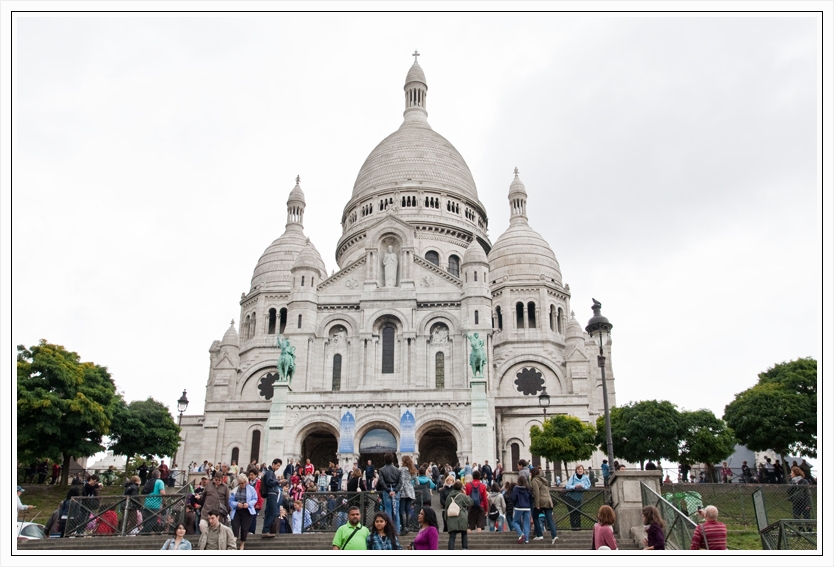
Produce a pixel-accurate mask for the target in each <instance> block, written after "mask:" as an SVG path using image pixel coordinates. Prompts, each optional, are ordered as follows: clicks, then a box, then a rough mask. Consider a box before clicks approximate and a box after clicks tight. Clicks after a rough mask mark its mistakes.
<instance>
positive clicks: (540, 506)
mask: <svg viewBox="0 0 834 567" xmlns="http://www.w3.org/2000/svg"><path fill="white" fill-rule="evenodd" d="M532 475H533V482H532V483H531V485H532V486H531V488H532V489H533V506H534V508H533V527H534V528H535V531H536V537H534V538H533V539H534V540H540V539H543V538H544V531H543V529H542V521H541V518H540V516H541V515H542V514H544V519H545V521H546V522H547V529H548V530H550V537H551V540H550V545H553V544H555V543H556V540H557V539H559V536H558V535H557V534H556V524H554V523H553V499H552V498H551V496H550V487H548V486H547V479H546V478H545V477H544V475H543V474H541V468H540V467H533V472H532Z"/></svg>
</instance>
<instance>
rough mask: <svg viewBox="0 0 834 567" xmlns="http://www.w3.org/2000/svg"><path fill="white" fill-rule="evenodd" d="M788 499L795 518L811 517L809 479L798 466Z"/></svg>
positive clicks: (793, 473) (794, 471)
mask: <svg viewBox="0 0 834 567" xmlns="http://www.w3.org/2000/svg"><path fill="white" fill-rule="evenodd" d="M788 499H789V500H790V501H791V504H792V505H793V517H794V518H796V519H803V520H810V519H811V495H810V494H809V492H808V480H807V479H806V478H805V474H804V473H803V472H802V469H800V468H799V467H798V466H796V467H791V481H790V485H789V486H788ZM710 549H712V548H710Z"/></svg>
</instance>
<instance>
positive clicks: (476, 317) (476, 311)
mask: <svg viewBox="0 0 834 567" xmlns="http://www.w3.org/2000/svg"><path fill="white" fill-rule="evenodd" d="M475 324H476V325H477V324H478V310H477V309H476V310H475Z"/></svg>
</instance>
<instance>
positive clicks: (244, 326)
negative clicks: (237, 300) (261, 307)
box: [243, 315, 249, 340]
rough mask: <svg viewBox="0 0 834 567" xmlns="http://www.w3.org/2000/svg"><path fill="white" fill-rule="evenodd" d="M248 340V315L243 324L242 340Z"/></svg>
mask: <svg viewBox="0 0 834 567" xmlns="http://www.w3.org/2000/svg"><path fill="white" fill-rule="evenodd" d="M248 338H249V315H247V316H246V320H245V321H244V322H243V340H246V339H248Z"/></svg>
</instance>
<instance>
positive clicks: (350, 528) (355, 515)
mask: <svg viewBox="0 0 834 567" xmlns="http://www.w3.org/2000/svg"><path fill="white" fill-rule="evenodd" d="M361 517H362V514H361V512H360V511H359V507H358V506H351V507H350V508H349V509H348V523H347V524H344V525H342V526H340V527H339V529H338V530H336V535H335V536H333V549H334V550H341V549H347V550H359V551H366V550H367V549H368V547H367V541H368V536H369V535H370V533H371V532H370V531H369V530H368V528H366V527H365V526H363V525H362V524H361V523H360V522H359V520H360V519H361Z"/></svg>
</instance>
